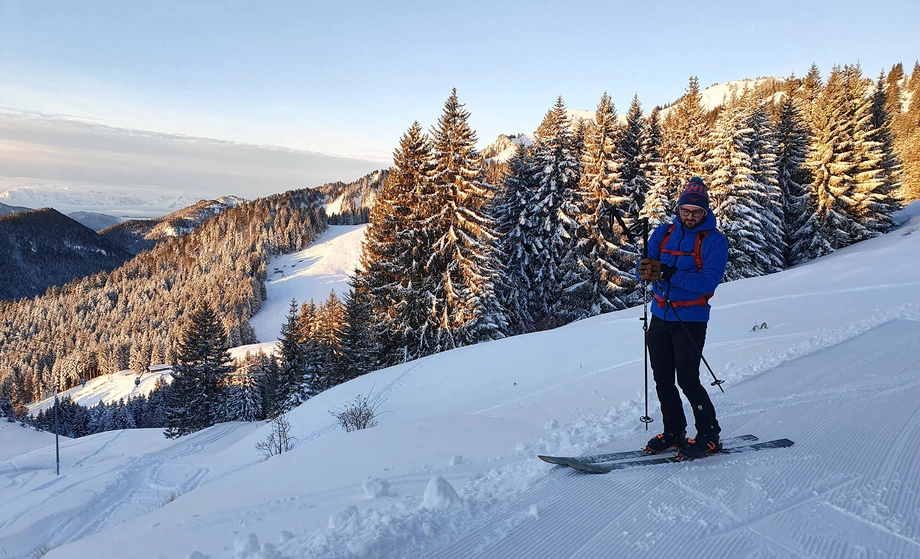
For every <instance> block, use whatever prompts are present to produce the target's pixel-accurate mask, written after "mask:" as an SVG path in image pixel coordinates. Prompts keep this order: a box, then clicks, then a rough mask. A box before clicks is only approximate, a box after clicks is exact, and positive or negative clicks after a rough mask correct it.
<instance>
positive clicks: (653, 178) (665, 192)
mask: <svg viewBox="0 0 920 559" xmlns="http://www.w3.org/2000/svg"><path fill="white" fill-rule="evenodd" d="M660 113H661V110H660V109H659V108H658V107H655V108H654V109H652V112H651V113H649V115H648V118H647V119H646V121H645V130H646V134H645V137H644V138H643V142H642V151H643V153H644V154H645V157H644V158H645V162H644V164H643V165H644V167H645V172H646V174H647V176H648V177H649V180H650V185H649V189H648V192H646V194H645V200H644V203H643V205H642V209H641V211H640V212H639V217H640V218H644V219H648V225H649V230H654V229H655V228H656V227H658V226H659V225H661V224H662V223H665V222H666V221H669V220H670V218H671V217H672V216H673V215H674V205H675V204H676V203H677V198H676V197H675V196H673V195H672V192H671V190H670V187H671V185H670V182H669V180H668V177H667V176H666V173H665V169H664V165H663V163H662V161H661V154H660V152H659V147H660V146H661V131H660V126H659V120H660V118H659V115H660Z"/></svg>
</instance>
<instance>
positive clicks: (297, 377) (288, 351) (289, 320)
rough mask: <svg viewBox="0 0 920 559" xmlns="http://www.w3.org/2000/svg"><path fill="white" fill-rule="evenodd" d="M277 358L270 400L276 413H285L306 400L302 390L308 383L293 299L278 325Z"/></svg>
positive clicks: (302, 345) (299, 327)
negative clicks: (275, 375) (275, 377)
mask: <svg viewBox="0 0 920 559" xmlns="http://www.w3.org/2000/svg"><path fill="white" fill-rule="evenodd" d="M278 357H279V361H280V363H279V370H278V377H277V382H276V383H274V384H275V393H274V395H273V398H272V400H273V401H274V402H275V405H276V406H277V408H278V409H279V410H281V411H287V410H289V409H291V408H294V407H296V406H299V405H300V404H302V403H303V402H304V400H305V399H306V397H308V395H307V394H306V393H305V391H304V390H302V387H303V386H304V385H305V384H307V383H308V382H309V380H310V379H309V378H307V368H308V363H307V361H308V359H309V355H307V348H306V346H305V344H304V343H303V332H302V329H301V321H300V312H299V311H298V307H297V301H296V300H295V299H291V305H290V307H288V314H287V316H285V321H284V324H282V325H281V339H280V340H278Z"/></svg>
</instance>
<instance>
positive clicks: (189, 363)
mask: <svg viewBox="0 0 920 559" xmlns="http://www.w3.org/2000/svg"><path fill="white" fill-rule="evenodd" d="M231 371H233V366H232V365H231V359H230V354H229V353H228V352H227V331H226V329H225V328H224V325H223V324H222V323H221V321H220V318H219V317H218V316H217V313H216V312H215V311H214V309H212V308H211V307H210V306H209V305H207V304H203V305H202V307H201V308H200V309H199V310H197V311H195V312H194V313H193V314H192V316H191V320H190V322H189V324H188V326H186V328H185V331H184V334H183V337H182V339H181V340H180V341H179V349H178V353H177V356H176V362H175V363H174V364H173V366H172V376H173V382H172V385H171V386H170V389H171V390H170V391H171V392H173V395H172V397H170V398H169V401H168V409H167V410H166V421H167V429H166V432H165V435H166V436H167V437H168V438H176V437H179V436H181V435H185V434H188V433H192V432H194V431H199V430H201V429H204V428H206V427H210V426H211V425H214V424H215V423H218V422H220V421H221V420H223V417H224V407H223V404H224V392H223V389H222V388H223V386H224V384H225V382H226V378H227V375H228V374H229V373H230V372H231Z"/></svg>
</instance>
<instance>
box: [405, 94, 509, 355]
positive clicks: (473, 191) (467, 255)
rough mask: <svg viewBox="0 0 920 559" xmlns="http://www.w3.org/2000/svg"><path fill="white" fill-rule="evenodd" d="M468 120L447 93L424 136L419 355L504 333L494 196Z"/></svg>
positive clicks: (500, 335)
mask: <svg viewBox="0 0 920 559" xmlns="http://www.w3.org/2000/svg"><path fill="white" fill-rule="evenodd" d="M469 118H470V113H469V111H467V110H466V108H465V106H464V105H463V104H462V103H460V101H459V99H458V97H457V90H456V89H454V90H453V91H452V92H451V95H450V97H448V99H447V101H446V102H445V103H444V111H443V112H442V114H441V117H440V118H439V119H438V124H437V126H435V128H434V130H433V131H432V145H433V147H434V155H435V170H434V174H433V175H432V186H433V189H434V190H433V191H434V195H433V197H432V202H431V205H430V209H431V210H433V213H432V214H431V217H430V218H428V219H427V220H426V222H425V223H424V224H423V225H424V226H425V230H426V232H428V233H430V235H431V239H432V240H433V241H434V242H433V245H431V248H432V250H431V252H430V255H429V256H428V260H427V261H426V263H425V265H426V272H427V273H426V277H425V281H424V284H423V286H422V288H423V291H424V292H427V293H429V294H430V296H429V297H428V300H429V301H430V303H431V305H430V306H429V307H428V309H429V311H428V319H427V327H426V332H425V339H423V340H422V341H421V346H420V348H419V351H420V354H421V355H428V354H432V353H437V352H440V351H444V350H448V349H453V348H456V347H461V346H465V345H470V344H474V343H478V342H481V341H485V340H492V339H497V338H500V337H502V336H503V335H504V332H505V327H506V323H505V320H504V317H503V314H502V312H501V308H500V307H499V305H498V301H497V299H496V296H495V290H494V283H493V281H494V276H495V272H494V270H493V269H492V268H491V266H492V263H493V259H492V250H493V247H494V242H495V235H494V233H493V231H492V225H493V224H492V223H491V221H490V219H489V216H488V214H487V211H486V208H487V207H488V204H489V202H490V200H491V199H492V197H493V194H494V191H493V188H492V187H491V186H490V185H488V184H486V183H485V181H484V178H485V174H484V168H483V161H482V157H481V156H480V155H479V153H478V152H477V151H476V133H475V132H474V131H473V129H472V128H471V127H470V124H469Z"/></svg>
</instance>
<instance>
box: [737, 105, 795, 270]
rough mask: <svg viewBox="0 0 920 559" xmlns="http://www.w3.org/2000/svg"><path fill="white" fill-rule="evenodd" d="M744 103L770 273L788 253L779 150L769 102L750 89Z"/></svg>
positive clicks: (761, 225)
mask: <svg viewBox="0 0 920 559" xmlns="http://www.w3.org/2000/svg"><path fill="white" fill-rule="evenodd" d="M741 101H742V102H743V103H744V104H745V105H746V107H745V110H746V111H747V113H748V126H749V127H750V129H751V136H750V142H749V143H748V146H747V152H748V155H749V156H750V158H751V169H752V171H753V174H752V175H751V180H753V181H754V183H755V184H756V185H757V194H758V196H759V198H758V200H757V203H758V204H759V205H760V206H761V207H762V208H763V210H764V211H763V214H762V215H760V216H759V217H760V229H761V232H762V234H763V236H764V241H765V242H766V247H765V248H766V250H765V252H766V254H765V255H764V256H763V258H764V261H765V263H766V265H765V267H764V271H763V273H764V274H770V273H774V272H779V271H781V270H782V269H783V267H784V261H785V260H784V256H785V253H786V239H785V236H784V234H783V231H784V228H783V225H784V222H785V212H784V209H783V194H782V191H781V190H780V188H779V181H778V179H777V175H778V174H779V172H778V170H777V166H776V160H777V156H778V150H779V148H778V146H777V144H776V134H775V130H774V127H773V125H772V123H771V122H770V113H769V111H768V110H767V102H766V101H765V100H761V99H758V98H757V96H756V94H755V92H754V91H753V89H749V90H747V91H746V92H745V95H742V98H741Z"/></svg>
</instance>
